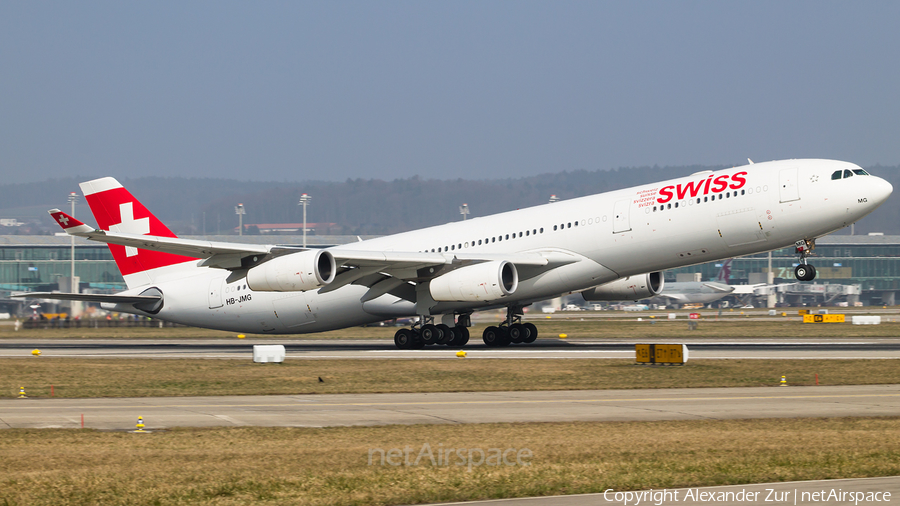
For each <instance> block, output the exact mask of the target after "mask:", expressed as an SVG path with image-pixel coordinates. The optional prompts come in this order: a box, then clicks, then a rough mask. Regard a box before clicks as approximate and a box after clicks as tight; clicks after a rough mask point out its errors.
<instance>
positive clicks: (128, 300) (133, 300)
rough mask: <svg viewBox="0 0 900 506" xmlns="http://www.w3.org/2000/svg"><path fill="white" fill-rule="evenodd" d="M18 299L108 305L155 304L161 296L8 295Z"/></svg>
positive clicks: (98, 294) (55, 293)
mask: <svg viewBox="0 0 900 506" xmlns="http://www.w3.org/2000/svg"><path fill="white" fill-rule="evenodd" d="M10 297H16V298H20V299H51V300H80V301H81V302H100V303H103V302H106V303H109V304H138V303H141V302H156V301H158V300H160V299H162V296H161V295H115V294H102V293H62V292H28V293H19V294H16V295H10Z"/></svg>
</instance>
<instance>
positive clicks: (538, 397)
mask: <svg viewBox="0 0 900 506" xmlns="http://www.w3.org/2000/svg"><path fill="white" fill-rule="evenodd" d="M898 413H900V385H863V386H828V387H825V386H822V387H756V388H696V389H648V390H568V391H517V392H461V393H460V392H458V393H424V394H423V393H406V394H340V395H273V396H221V397H149V398H100V399H2V400H0V427H3V428H77V427H80V426H81V419H82V418H81V417H82V415H83V416H84V426H85V427H87V428H94V429H103V430H127V429H132V428H134V424H135V420H137V417H138V416H142V417H143V418H144V422H145V424H147V428H148V429H163V428H167V427H186V426H189V427H215V426H264V427H329V426H366V425H395V424H399V425H410V424H466V423H493V422H564V421H565V422H570V421H653V420H705V419H712V420H720V419H746V418H795V417H838V416H897V414H898Z"/></svg>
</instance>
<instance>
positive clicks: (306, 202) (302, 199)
mask: <svg viewBox="0 0 900 506" xmlns="http://www.w3.org/2000/svg"><path fill="white" fill-rule="evenodd" d="M310 200H312V197H310V196H309V195H307V194H305V193H304V194H303V195H300V202H297V205H298V206H303V247H304V248H305V247H306V206H308V205H309V201H310Z"/></svg>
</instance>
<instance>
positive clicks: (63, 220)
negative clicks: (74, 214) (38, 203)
mask: <svg viewBox="0 0 900 506" xmlns="http://www.w3.org/2000/svg"><path fill="white" fill-rule="evenodd" d="M56 221H58V222H59V223H60V225H62V226H64V227H65V226H68V225H69V218H68V217H66V215H64V214H60V215H59V218H57V219H56Z"/></svg>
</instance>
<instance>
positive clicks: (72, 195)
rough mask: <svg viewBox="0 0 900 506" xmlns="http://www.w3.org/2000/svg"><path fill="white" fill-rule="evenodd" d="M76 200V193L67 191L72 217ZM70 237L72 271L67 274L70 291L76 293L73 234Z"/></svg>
mask: <svg viewBox="0 0 900 506" xmlns="http://www.w3.org/2000/svg"><path fill="white" fill-rule="evenodd" d="M77 200H78V194H77V193H75V192H70V193H69V204H72V217H73V218H74V217H75V202H76V201H77ZM70 237H71V238H72V249H71V252H70V253H69V260H71V262H72V273H71V274H70V275H69V276H71V278H72V285H73V286H71V287H70V288H71V290H72V293H78V287H76V286H74V282H75V236H74V235H73V236H70Z"/></svg>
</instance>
